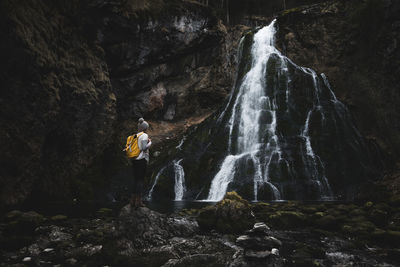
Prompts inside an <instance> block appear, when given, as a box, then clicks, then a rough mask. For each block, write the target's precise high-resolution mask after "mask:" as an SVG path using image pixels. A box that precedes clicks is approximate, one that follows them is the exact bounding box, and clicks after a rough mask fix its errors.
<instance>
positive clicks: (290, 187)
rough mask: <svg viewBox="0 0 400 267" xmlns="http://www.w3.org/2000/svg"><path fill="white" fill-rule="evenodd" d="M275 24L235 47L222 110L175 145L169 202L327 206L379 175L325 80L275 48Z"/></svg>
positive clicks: (340, 104)
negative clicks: (233, 199) (233, 196)
mask: <svg viewBox="0 0 400 267" xmlns="http://www.w3.org/2000/svg"><path fill="white" fill-rule="evenodd" d="M275 23H276V21H275V20H274V21H273V22H272V23H271V24H270V25H268V26H266V27H264V28H262V29H260V30H258V31H257V32H256V33H255V34H253V33H248V34H247V35H246V36H245V37H244V38H243V39H242V40H241V42H240V46H241V47H240V49H239V50H240V52H239V54H238V56H239V58H240V64H239V69H238V74H237V79H236V82H235V86H234V88H233V90H232V93H231V95H230V97H229V99H228V102H227V104H226V106H225V107H224V108H222V109H221V112H220V113H215V114H214V115H213V116H211V117H210V118H208V119H207V120H206V121H204V122H203V123H202V124H201V125H199V126H198V127H195V128H193V129H192V130H191V132H188V133H186V134H185V138H184V139H182V141H181V142H180V143H179V144H178V146H177V148H176V152H175V154H173V155H172V157H173V160H172V161H171V162H170V163H169V166H170V168H169V169H170V171H169V172H168V173H169V174H166V175H164V176H165V177H164V178H163V179H169V180H168V181H169V182H168V183H163V184H172V183H173V180H175V181H174V182H175V188H174V193H175V199H176V200H178V199H183V195H184V196H185V198H197V197H199V198H200V199H205V200H207V201H219V200H221V199H222V198H223V197H224V195H225V194H226V192H227V191H229V190H236V191H237V192H238V193H239V194H240V195H242V196H244V197H245V198H247V199H252V200H272V199H275V200H278V199H305V200H306V199H307V200H315V199H332V198H333V197H334V194H333V192H332V191H336V192H340V193H341V194H348V193H347V191H346V190H348V189H349V188H352V186H354V185H356V184H357V183H361V180H362V179H365V178H366V177H372V176H373V175H376V173H377V170H378V169H379V168H380V167H379V166H378V164H377V163H376V162H375V161H374V157H373V156H371V153H370V151H369V148H368V146H367V144H366V143H365V142H364V139H363V137H362V136H361V135H360V134H359V132H358V131H357V129H356V128H355V126H354V124H353V123H352V120H351V116H350V115H349V112H348V110H347V108H346V107H345V105H344V104H343V103H341V102H340V101H339V100H338V99H337V98H336V96H335V94H334V93H333V91H332V89H331V87H330V85H329V82H328V80H327V78H326V76H325V75H324V74H321V75H318V74H316V73H315V71H313V70H312V69H310V68H305V67H300V66H298V65H296V64H295V63H293V62H292V61H291V60H290V59H288V58H287V57H285V56H283V55H282V54H281V53H280V52H279V50H278V49H277V48H275V47H274V38H275V37H274V36H275ZM177 159H180V160H177ZM182 159H184V160H182ZM171 163H172V164H171ZM172 167H173V168H172ZM183 168H184V169H185V172H184V171H183ZM161 172H162V170H161ZM185 175H186V181H185V178H184V177H185ZM158 176H159V175H158V174H157V176H156V179H155V180H157V177H158ZM328 178H329V182H328ZM185 184H186V187H185ZM331 185H333V186H332V188H334V189H336V190H333V189H332V188H331ZM160 187H161V186H160ZM154 188H155V187H154V186H153V189H154ZM208 188H209V190H208V191H207V189H208ZM153 189H152V190H151V191H153ZM161 191H162V190H161V189H160V192H161ZM163 191H166V190H165V188H164V190H163ZM350 191H351V190H349V192H350ZM207 192H208V194H207ZM350 194H351V192H350V193H349V196H350V198H351V195H350Z"/></svg>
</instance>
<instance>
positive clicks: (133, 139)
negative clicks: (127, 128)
mask: <svg viewBox="0 0 400 267" xmlns="http://www.w3.org/2000/svg"><path fill="white" fill-rule="evenodd" d="M142 134H143V133H138V134H135V135H130V136H128V138H127V139H126V146H125V149H124V151H126V156H127V157H128V158H136V157H137V156H139V154H140V149H139V144H138V140H139V137H140V136H141V135H142Z"/></svg>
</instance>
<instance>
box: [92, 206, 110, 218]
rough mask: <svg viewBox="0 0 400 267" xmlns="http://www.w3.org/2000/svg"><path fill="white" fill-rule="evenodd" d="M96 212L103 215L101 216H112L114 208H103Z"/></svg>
mask: <svg viewBox="0 0 400 267" xmlns="http://www.w3.org/2000/svg"><path fill="white" fill-rule="evenodd" d="M96 213H97V215H98V216H101V217H111V216H113V210H112V209H109V208H101V209H99V210H98V211H97V212H96Z"/></svg>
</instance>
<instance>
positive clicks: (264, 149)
mask: <svg viewBox="0 0 400 267" xmlns="http://www.w3.org/2000/svg"><path fill="white" fill-rule="evenodd" d="M274 24H275V21H274V22H272V23H271V24H270V25H269V26H267V27H264V28H262V29H261V30H259V31H258V32H257V33H256V34H255V35H254V43H253V45H252V48H251V55H252V64H251V68H250V70H249V71H248V72H247V74H246V75H245V76H244V78H243V79H242V82H241V84H240V86H239V92H238V94H237V96H236V99H234V105H233V110H232V113H231V117H230V119H229V127H230V131H229V148H228V149H229V152H230V155H228V156H227V157H226V158H225V160H224V161H223V163H222V165H221V169H220V171H219V172H218V173H217V175H216V176H215V178H214V179H213V181H212V183H211V188H210V192H209V195H208V198H207V199H208V200H213V201H218V200H221V199H222V198H223V197H224V195H225V193H226V189H227V187H228V185H229V183H230V182H231V181H232V180H233V179H234V177H235V174H236V169H237V168H238V165H239V164H240V161H243V160H246V161H247V162H251V163H250V164H251V165H252V166H254V173H253V181H254V186H253V187H254V199H255V200H257V193H258V189H259V187H260V186H262V185H263V184H264V185H267V186H269V187H270V189H271V190H272V193H273V196H274V198H275V199H280V198H281V193H280V192H279V190H278V188H277V187H276V186H275V185H274V184H273V183H271V182H270V176H269V169H270V165H271V162H272V160H273V157H277V160H278V162H285V164H286V165H287V161H286V160H285V159H284V158H282V153H281V148H280V142H279V137H278V135H277V112H279V110H278V109H279V108H280V107H279V106H278V103H279V99H277V96H278V94H277V92H276V91H275V89H276V88H275V84H269V83H268V77H267V76H268V72H269V68H271V67H274V66H270V65H268V63H269V60H270V58H273V60H275V61H276V65H277V64H280V69H279V74H280V75H281V76H283V77H284V76H285V77H287V79H286V86H285V87H286V90H285V100H286V101H285V102H286V103H284V104H285V106H286V112H287V113H289V110H288V107H289V99H290V90H289V87H288V83H289V82H290V81H291V80H290V79H288V78H290V76H289V75H288V74H289V73H288V68H287V63H288V61H289V60H288V59H287V58H286V57H284V56H282V55H281V53H280V52H279V51H278V50H277V49H276V48H275V47H274V35H275V27H274ZM290 63H291V62H290ZM303 71H304V69H303ZM305 72H306V71H305ZM309 73H310V74H311V76H312V79H313V81H314V86H315V91H316V93H315V95H316V99H317V100H318V99H319V96H318V86H317V82H316V75H315V73H314V72H313V71H310V72H309ZM318 102H319V100H318ZM311 112H312V110H310V111H309V112H308V115H307V118H306V122H305V125H304V129H303V131H302V132H301V133H300V135H301V136H302V137H303V139H304V143H305V148H306V155H305V157H306V160H308V159H309V158H310V160H311V162H307V163H308V164H307V165H310V167H311V168H312V169H311V170H310V171H309V174H310V179H313V180H315V183H316V184H318V186H319V187H320V192H321V194H322V195H323V196H326V197H327V196H330V195H331V192H330V190H329V189H328V188H329V185H328V184H327V180H326V179H324V178H322V177H321V174H320V173H318V169H317V166H316V165H317V162H316V160H315V155H314V152H313V150H312V148H311V142H310V137H309V135H308V124H309V120H310V115H311ZM234 132H237V134H234Z"/></svg>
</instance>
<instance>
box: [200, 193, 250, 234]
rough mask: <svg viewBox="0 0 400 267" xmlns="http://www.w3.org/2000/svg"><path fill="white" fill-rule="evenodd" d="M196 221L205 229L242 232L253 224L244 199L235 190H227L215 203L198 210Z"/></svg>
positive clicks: (221, 231)
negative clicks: (222, 197) (223, 196)
mask: <svg viewBox="0 0 400 267" xmlns="http://www.w3.org/2000/svg"><path fill="white" fill-rule="evenodd" d="M197 221H198V222H199V226H200V227H201V228H202V229H203V230H206V231H209V230H216V231H218V232H220V233H243V232H244V231H245V230H246V229H249V228H251V227H252V226H253V224H254V221H255V218H254V216H253V215H252V212H251V209H250V205H249V203H248V202H247V201H246V200H244V199H243V198H242V197H240V196H239V195H238V194H237V193H236V192H228V193H227V194H226V196H225V198H224V199H223V200H222V201H220V202H219V203H218V204H217V205H215V206H208V207H206V208H203V209H202V210H200V213H199V216H198V217H197Z"/></svg>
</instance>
